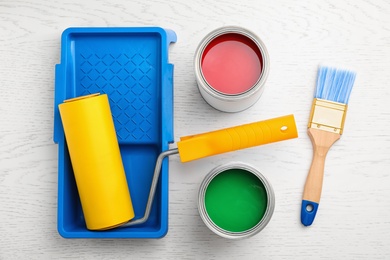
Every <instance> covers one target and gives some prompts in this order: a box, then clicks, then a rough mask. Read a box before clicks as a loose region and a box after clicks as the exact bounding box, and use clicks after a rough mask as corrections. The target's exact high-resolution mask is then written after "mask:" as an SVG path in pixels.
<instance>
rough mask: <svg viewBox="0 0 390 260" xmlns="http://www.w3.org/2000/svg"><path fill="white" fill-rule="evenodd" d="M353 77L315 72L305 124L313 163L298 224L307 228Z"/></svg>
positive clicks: (339, 72) (330, 70) (347, 73)
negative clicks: (314, 84)
mask: <svg viewBox="0 0 390 260" xmlns="http://www.w3.org/2000/svg"><path fill="white" fill-rule="evenodd" d="M355 77H356V74H355V73H354V72H351V71H347V70H341V69H337V68H330V67H320V68H319V70H318V78H317V86H316V92H315V96H314V100H313V104H312V108H311V113H310V120H309V124H308V135H309V137H310V140H311V142H312V144H313V160H312V163H311V166H310V170H309V174H308V175H307V178H306V183H305V188H304V192H303V198H302V208H301V222H302V224H303V225H305V226H310V225H311V224H312V223H313V221H314V218H315V216H316V213H317V210H318V205H319V202H320V197H321V190H322V182H323V177H324V168H325V158H326V155H327V153H328V151H329V149H330V147H331V146H332V145H333V144H334V143H335V142H336V141H337V140H339V139H340V136H341V134H342V133H343V128H344V122H345V117H346V113H347V104H348V99H349V96H350V94H351V90H352V87H353V83H354V81H355Z"/></svg>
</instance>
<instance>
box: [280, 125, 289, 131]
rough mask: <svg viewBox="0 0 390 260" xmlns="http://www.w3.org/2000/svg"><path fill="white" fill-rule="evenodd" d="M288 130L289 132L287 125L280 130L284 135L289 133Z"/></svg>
mask: <svg viewBox="0 0 390 260" xmlns="http://www.w3.org/2000/svg"><path fill="white" fill-rule="evenodd" d="M287 130H288V127H287V126H285V125H284V126H282V127H281V128H280V131H282V132H283V133H285V132H287Z"/></svg>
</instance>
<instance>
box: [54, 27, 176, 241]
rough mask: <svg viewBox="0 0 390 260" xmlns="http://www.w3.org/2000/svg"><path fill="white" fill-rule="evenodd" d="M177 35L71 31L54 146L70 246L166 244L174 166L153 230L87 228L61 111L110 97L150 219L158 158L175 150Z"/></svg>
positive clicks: (61, 216)
mask: <svg viewBox="0 0 390 260" xmlns="http://www.w3.org/2000/svg"><path fill="white" fill-rule="evenodd" d="M175 41H176V34H175V33H174V32H173V31H171V30H164V29H162V28H158V27H143V28H142V27H140V28H69V29H67V30H65V31H64V32H63V34H62V43H61V63H60V64H57V65H56V70H55V101H54V103H55V104H54V142H56V143H58V232H59V233H60V235H61V236H63V237H65V238H161V237H163V236H165V234H166V233H167V231H168V160H164V162H163V165H162V170H161V174H160V179H159V182H158V185H157V190H156V194H155V197H154V200H153V206H152V210H151V213H150V216H149V219H148V221H147V222H145V223H143V224H140V225H135V226H129V227H123V228H120V227H119V228H116V229H112V230H106V231H90V230H88V229H87V228H86V225H85V221H84V217H83V212H82V209H81V204H80V200H79V195H78V192H77V187H76V183H75V179H74V174H73V170H72V165H71V162H70V158H69V154H68V149H67V146H66V140H65V136H64V131H63V127H62V123H61V118H60V114H59V110H58V105H59V104H60V103H62V102H63V101H64V100H65V99H69V98H74V97H78V96H83V95H87V94H92V93H105V94H107V95H108V98H109V102H110V107H111V112H112V115H113V119H114V124H115V129H116V133H117V137H118V142H119V147H120V150H121V155H122V160H123V165H124V168H125V172H126V177H127V181H128V185H129V189H130V192H131V199H132V202H133V207H134V211H135V215H136V216H135V219H137V218H141V217H142V216H143V215H144V212H145V207H146V203H147V200H148V195H149V190H150V185H151V181H152V177H153V171H154V166H155V163H156V160H157V157H158V155H159V154H160V153H161V152H162V151H165V150H167V149H168V145H169V143H172V142H173V65H172V64H169V63H168V48H169V44H170V43H171V42H175Z"/></svg>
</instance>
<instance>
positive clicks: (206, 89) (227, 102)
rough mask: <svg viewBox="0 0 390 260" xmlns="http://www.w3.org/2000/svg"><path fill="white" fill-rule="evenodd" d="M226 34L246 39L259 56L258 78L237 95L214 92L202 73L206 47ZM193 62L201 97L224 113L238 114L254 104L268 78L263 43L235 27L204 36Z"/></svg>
mask: <svg viewBox="0 0 390 260" xmlns="http://www.w3.org/2000/svg"><path fill="white" fill-rule="evenodd" d="M227 34H237V35H241V36H245V37H247V38H248V39H249V40H250V41H252V42H253V43H254V44H256V46H257V48H258V49H259V52H260V54H261V60H262V68H261V73H260V76H259V77H258V79H257V81H256V83H255V84H254V85H253V86H251V87H250V88H249V89H248V90H247V91H245V92H243V93H239V94H226V93H222V92H220V91H218V90H216V89H215V88H213V86H211V85H210V84H209V83H208V82H207V80H206V78H205V76H204V74H203V72H202V64H201V63H202V56H203V52H204V51H205V49H206V47H207V46H208V45H209V44H210V43H211V42H212V41H213V40H214V39H216V38H218V37H220V36H223V35H227ZM194 61H195V65H194V66H195V77H196V80H197V84H198V88H199V91H200V93H201V95H202V97H203V98H204V99H205V101H206V102H207V103H209V104H210V105H211V106H212V107H214V108H216V109H218V110H220V111H224V112H239V111H242V110H245V109H247V108H249V107H251V106H252V105H253V104H255V103H256V102H257V100H258V99H259V98H260V96H261V95H262V93H263V91H264V84H265V81H266V79H267V77H268V73H269V67H270V61H269V55H268V52H267V49H266V47H265V45H264V43H263V42H262V41H261V40H260V39H259V38H258V37H257V36H256V35H255V34H254V33H252V32H251V31H249V30H247V29H244V28H241V27H235V26H228V27H222V28H219V29H216V30H214V31H212V32H210V33H209V34H208V35H206V37H205V38H204V39H203V40H202V42H201V43H200V44H199V46H198V48H197V50H196V53H195V58H194Z"/></svg>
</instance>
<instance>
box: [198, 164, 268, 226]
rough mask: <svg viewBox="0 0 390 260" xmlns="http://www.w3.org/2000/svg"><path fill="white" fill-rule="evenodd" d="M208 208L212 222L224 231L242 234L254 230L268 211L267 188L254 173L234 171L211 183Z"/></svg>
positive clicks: (225, 172) (222, 174)
mask: <svg viewBox="0 0 390 260" xmlns="http://www.w3.org/2000/svg"><path fill="white" fill-rule="evenodd" d="M205 207H206V211H207V214H208V215H209V217H210V219H211V220H212V221H213V222H214V224H216V225H217V226H219V227H220V228H222V229H224V230H226V231H230V232H242V231H246V230H248V229H251V228H252V227H254V226H255V225H256V224H257V223H259V222H260V220H261V219H262V218H263V216H264V214H265V211H266V209H267V193H266V189H265V187H264V184H263V183H262V182H261V181H260V180H259V178H258V177H257V176H256V175H254V174H253V173H251V172H248V171H246V170H242V169H230V170H226V171H224V172H221V173H219V174H218V175H217V176H215V177H214V178H213V179H212V180H211V182H210V183H209V185H208V187H207V189H206V195H205Z"/></svg>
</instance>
